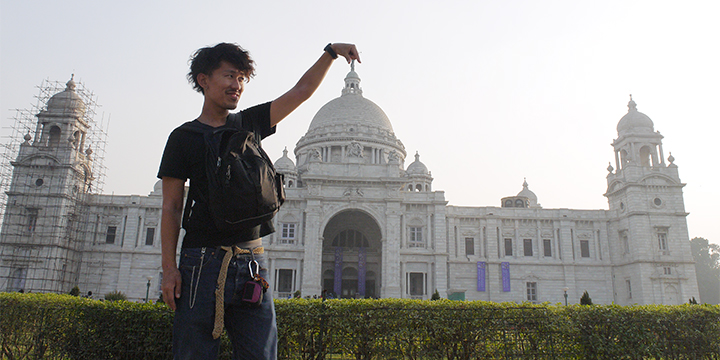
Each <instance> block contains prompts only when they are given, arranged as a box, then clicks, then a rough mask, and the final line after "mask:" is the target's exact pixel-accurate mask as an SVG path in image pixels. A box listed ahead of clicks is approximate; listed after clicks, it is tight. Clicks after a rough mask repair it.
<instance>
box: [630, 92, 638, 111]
mask: <svg viewBox="0 0 720 360" xmlns="http://www.w3.org/2000/svg"><path fill="white" fill-rule="evenodd" d="M630 111H637V104H636V103H635V101H633V99H632V94H630V101H629V102H628V112H630Z"/></svg>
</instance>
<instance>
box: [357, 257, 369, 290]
mask: <svg viewBox="0 0 720 360" xmlns="http://www.w3.org/2000/svg"><path fill="white" fill-rule="evenodd" d="M365 258H366V253H365V248H364V247H361V248H360V252H358V293H360V297H365V269H366V268H367V266H366V261H365Z"/></svg>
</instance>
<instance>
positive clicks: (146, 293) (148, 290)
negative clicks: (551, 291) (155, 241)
mask: <svg viewBox="0 0 720 360" xmlns="http://www.w3.org/2000/svg"><path fill="white" fill-rule="evenodd" d="M147 281H148V282H147V290H146V291H145V302H148V298H149V297H150V281H152V276H148V277H147ZM566 297H567V296H566Z"/></svg>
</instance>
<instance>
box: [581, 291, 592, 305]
mask: <svg viewBox="0 0 720 360" xmlns="http://www.w3.org/2000/svg"><path fill="white" fill-rule="evenodd" d="M592 304H593V303H592V299H591V298H590V294H588V292H587V290H585V292H584V293H583V296H582V297H581V298H580V305H592Z"/></svg>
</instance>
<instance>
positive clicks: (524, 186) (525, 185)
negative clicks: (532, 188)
mask: <svg viewBox="0 0 720 360" xmlns="http://www.w3.org/2000/svg"><path fill="white" fill-rule="evenodd" d="M523 188H524V189H527V188H528V183H527V178H525V177H524V178H523Z"/></svg>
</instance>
